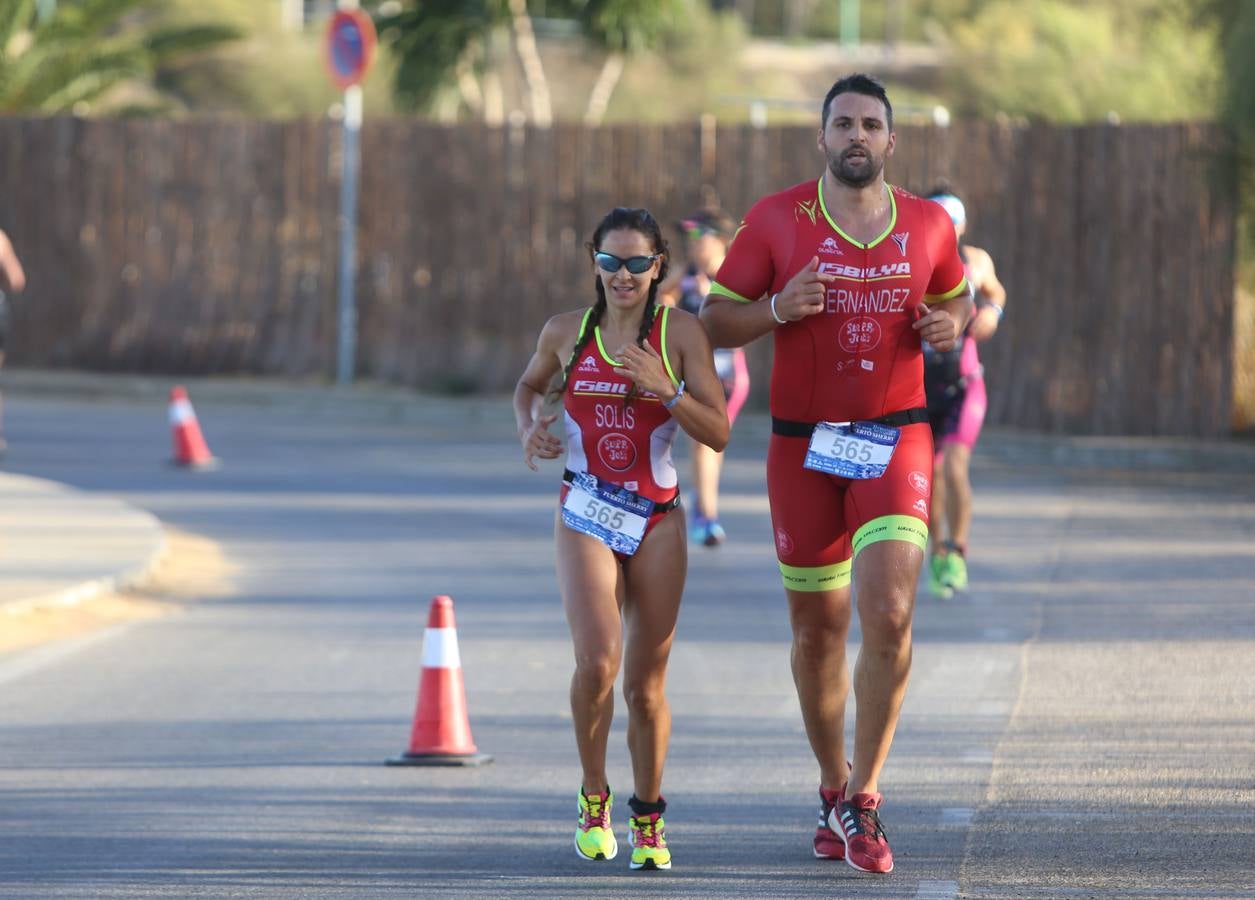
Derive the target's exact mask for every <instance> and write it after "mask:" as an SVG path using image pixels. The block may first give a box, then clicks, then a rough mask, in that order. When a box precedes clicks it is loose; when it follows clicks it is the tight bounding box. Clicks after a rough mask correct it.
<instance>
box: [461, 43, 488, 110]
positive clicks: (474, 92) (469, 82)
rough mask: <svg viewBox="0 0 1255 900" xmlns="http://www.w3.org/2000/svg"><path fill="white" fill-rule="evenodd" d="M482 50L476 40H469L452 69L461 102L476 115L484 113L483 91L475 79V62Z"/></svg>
mask: <svg viewBox="0 0 1255 900" xmlns="http://www.w3.org/2000/svg"><path fill="white" fill-rule="evenodd" d="M482 51H483V47H482V46H480V44H479V42H478V41H471V42H470V43H469V44H467V45H466V49H465V50H463V51H462V55H461V56H459V57H458V63H457V66H455V67H454V70H453V71H454V75H455V76H456V78H457V84H458V93H460V94H461V95H462V102H463V103H465V104H466V108H467V109H469V110H470V111H471V113H472V114H473V115H475V116H476V117H479V116H482V115H483V114H484V92H483V91H482V90H480V87H479V82H478V81H477V80H476V79H475V62H476V60H478V59H479V58H480V56H481V53H482Z"/></svg>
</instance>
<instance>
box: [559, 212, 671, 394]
mask: <svg viewBox="0 0 1255 900" xmlns="http://www.w3.org/2000/svg"><path fill="white" fill-rule="evenodd" d="M620 229H627V230H631V231H638V232H640V233H641V234H643V235H645V237H647V238H648V239H649V241H650V243H651V244H652V245H653V248H654V253H658V254H661V255H662V261H661V263H660V264H659V267H658V275H657V277H655V278H654V280H653V281H651V282H650V283H649V296H648V298H647V299H646V300H645V312H644V315H642V316H641V327H640V330H639V331H638V332H637V334H636V345H637V346H638V347H644V346H645V341H646V339H647V338H648V337H649V332H650V330H651V329H652V328H653V327H654V316H655V315H656V314H657V311H658V285H659V284H661V283H662V280H663V279H664V278H666V277H667V268H668V263H669V261H670V252H669V248H668V246H667V241H666V239H665V238H663V236H662V228H661V227H660V226H659V225H658V220H657V219H655V218H654V217H653V215H652V214H651V213H650V212H649V210H647V209H629V208H627V207H623V206H618V207H615V208H614V209H612V210H610V212H608V213H606V215H605V217H604V218H602V220H601V221H600V222H599V223H598V224H597V227H596V228H595V229H593V237H592V240H590V241H589V242H588V243H587V244H585V245H584V246H585V248H586V249H587V250H588V258H589V259H590V260H591V259H592V258H593V257H594V256H595V255H596V253H597V252H598V251H599V250H600V249H601V242H602V240H604V239H605V237H606V235H607V234H609V233H610V232H611V231H619V230H620ZM593 282H594V287H595V289H596V291H597V302H596V303H595V304H593V311H592V313H591V314H590V315H589V316H587V317H586V318H585V319H584V326H583V327H582V328H581V329H580V334H579V337H577V338H576V339H575V347H574V349H572V351H571V357H570V359H568V360H567V363H566V366H564V367H563V369H562V383H561V384H559V385H558V387H556V388H555V389H554V390H553V391H552V392H551V393H550V396H551V398H553V399H556V398H559V397H561V396H562V395H563V394H564V393H565V392H566V386H567V382H568V381H569V380H570V378H571V367H572V366H574V365H575V361H576V360H577V359H579V357H580V352H581V351H582V350H583V349H584V347H585V345H587V344H588V342H589V341H590V340H592V337H593V334H594V333H595V330H596V328H597V326H598V325H600V324H601V320H602V318H603V316H605V313H606V286H605V285H604V284H602V282H601V278H600V276H597V275H594V276H593ZM635 395H636V385H632V389H631V390H630V391H628V394H627V396H626V397H625V398H624V401H623V402H624V404H625V405H626V404H627V403H628V402H629V401H631V399H632V398H633V397H634V396H635Z"/></svg>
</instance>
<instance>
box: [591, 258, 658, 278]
mask: <svg viewBox="0 0 1255 900" xmlns="http://www.w3.org/2000/svg"><path fill="white" fill-rule="evenodd" d="M660 255H661V254H658V253H655V254H654V255H653V256H630V257H628V258H627V259H620V258H619V257H617V256H615V255H614V254H613V253H596V254H594V255H593V258H594V259H595V260H597V265H598V267H599V268H600V269H601V270H602V271H603V272H610V273H611V274H614V273H615V272H617V271H619V269H620V268H621V267H623V266H627V270H628V271H629V272H631V273H632V274H633V275H643V274H644V273H645V272H648V271H649V267H650V266H652V265H653V264H654V260H656V259H658V257H659V256H660Z"/></svg>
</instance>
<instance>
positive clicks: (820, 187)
mask: <svg viewBox="0 0 1255 900" xmlns="http://www.w3.org/2000/svg"><path fill="white" fill-rule="evenodd" d="M815 190H816V193H818V194H819V208H820V209H821V210H823V212H824V218H825V219H827V220H828V224H829V225H831V226H832V230H833V231H835V232H836V233H837V234H839V235H841V237H843V238H845V239H846V240H847V241H849V242H850V243H851V244H853V245H854V246H855V247H859V248H861V249H863V250H870V249H871V248H872V247H875V246H876V245H877V244H879V243H880V242H881V241H883V240H884V239H885V238H887V237H888V236H889V233H890V232H891V231H893V226H895V225H897V224H898V201H897V200H895V199H893V185H891V184H889V183H888V182H885V190H886V191H888V192H889V224H888V226H886V227H885V230H884V231H882V232H881V234H880V237H878V238H876V240H874V241H872V242H870V243H867V244H864V243H863V242H862V241H856V240H855V239H854V238H852V237H850V236H849V235H848V234H846V233H845V232H844V231H842V230H841V226H840V225H838V224H837V223H836V222H834V221H833V220H832V216H830V215H828V205H827V204H826V203H824V176H822V175H820V176H819V183H818V184H817V185H816V187H815Z"/></svg>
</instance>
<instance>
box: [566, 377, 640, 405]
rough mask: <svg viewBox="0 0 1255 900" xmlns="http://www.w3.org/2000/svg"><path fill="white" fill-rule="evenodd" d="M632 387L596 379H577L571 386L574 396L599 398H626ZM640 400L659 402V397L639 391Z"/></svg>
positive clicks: (619, 382) (637, 394) (637, 393)
mask: <svg viewBox="0 0 1255 900" xmlns="http://www.w3.org/2000/svg"><path fill="white" fill-rule="evenodd" d="M631 389H632V386H631V385H630V384H629V383H628V382H626V381H601V380H598V379H594V378H577V379H575V382H574V383H573V384H572V385H571V393H573V394H577V395H579V394H593V395H597V396H605V395H607V394H608V395H610V396H612V397H626V396H627V395H628V391H630V390H631ZM634 399H638V400H657V399H658V395H657V394H653V393H650V392H649V391H645V390H638V391H637V392H636V397H635V398H634Z"/></svg>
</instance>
